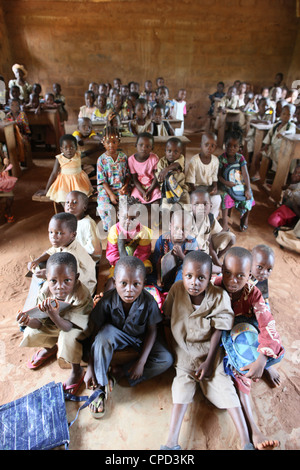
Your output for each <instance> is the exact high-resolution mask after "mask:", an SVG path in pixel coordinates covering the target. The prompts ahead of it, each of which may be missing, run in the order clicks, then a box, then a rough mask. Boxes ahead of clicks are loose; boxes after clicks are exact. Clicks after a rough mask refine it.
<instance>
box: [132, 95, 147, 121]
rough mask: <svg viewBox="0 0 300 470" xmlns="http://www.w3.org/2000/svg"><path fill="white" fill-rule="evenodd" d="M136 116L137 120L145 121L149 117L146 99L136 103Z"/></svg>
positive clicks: (138, 100)
mask: <svg viewBox="0 0 300 470" xmlns="http://www.w3.org/2000/svg"><path fill="white" fill-rule="evenodd" d="M134 111H135V116H136V118H137V119H140V120H144V119H146V117H147V114H148V104H147V100H145V99H144V98H139V99H137V100H136V102H135V108H134Z"/></svg>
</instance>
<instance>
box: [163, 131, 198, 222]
mask: <svg viewBox="0 0 300 470" xmlns="http://www.w3.org/2000/svg"><path fill="white" fill-rule="evenodd" d="M156 178H157V181H158V183H159V185H160V191H161V195H162V201H161V210H162V211H163V210H164V209H167V210H168V211H170V210H171V209H172V208H174V204H176V205H177V204H178V205H179V207H178V208H179V209H180V206H181V207H182V208H183V209H184V205H185V204H189V202H190V198H189V193H188V190H189V188H188V185H187V184H186V182H185V158H184V155H183V154H182V142H181V140H180V139H179V138H178V137H171V138H170V139H168V141H167V143H166V152H165V156H164V157H162V158H160V159H159V162H158V164H157V169H156ZM170 178H172V180H173V179H174V181H170ZM177 185H178V186H177ZM175 186H177V187H176V188H175ZM163 220H164V219H163Z"/></svg>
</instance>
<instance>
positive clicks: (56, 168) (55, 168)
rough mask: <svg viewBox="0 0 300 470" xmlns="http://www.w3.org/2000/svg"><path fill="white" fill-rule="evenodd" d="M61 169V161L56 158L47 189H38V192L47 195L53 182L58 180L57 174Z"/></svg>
mask: <svg viewBox="0 0 300 470" xmlns="http://www.w3.org/2000/svg"><path fill="white" fill-rule="evenodd" d="M59 169H60V165H59V161H58V160H57V159H55V163H54V167H53V170H52V172H51V175H50V176H49V179H48V182H47V185H46V189H44V190H41V191H38V193H39V194H40V195H45V194H47V192H48V189H49V188H50V186H51V184H52V183H53V182H54V181H55V180H56V178H57V175H58V173H59Z"/></svg>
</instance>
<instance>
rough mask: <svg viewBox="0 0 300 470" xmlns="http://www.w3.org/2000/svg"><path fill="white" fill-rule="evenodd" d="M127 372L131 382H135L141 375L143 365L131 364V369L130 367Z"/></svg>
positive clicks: (138, 363)
mask: <svg viewBox="0 0 300 470" xmlns="http://www.w3.org/2000/svg"><path fill="white" fill-rule="evenodd" d="M128 372H129V373H130V378H131V380H137V379H139V378H140V377H141V376H142V375H143V372H144V364H143V363H140V362H139V361H137V362H135V363H134V364H133V366H132V367H130V369H129V370H128Z"/></svg>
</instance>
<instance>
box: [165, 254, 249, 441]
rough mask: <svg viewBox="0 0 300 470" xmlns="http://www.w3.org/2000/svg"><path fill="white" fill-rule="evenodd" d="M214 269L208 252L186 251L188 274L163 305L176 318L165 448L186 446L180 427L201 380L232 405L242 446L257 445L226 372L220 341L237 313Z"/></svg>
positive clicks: (216, 398) (210, 395)
mask: <svg viewBox="0 0 300 470" xmlns="http://www.w3.org/2000/svg"><path fill="white" fill-rule="evenodd" d="M211 271H212V262H211V258H210V257H209V256H208V255H207V254H206V253H203V252H201V251H194V252H191V253H189V254H188V255H186V257H185V258H184V262H183V279H182V281H178V282H176V284H174V285H173V286H172V287H171V289H170V291H169V293H168V296H167V299H166V301H165V303H164V306H163V311H164V315H165V316H166V318H167V319H168V318H169V319H170V322H171V331H172V335H173V343H174V349H175V367H176V376H175V378H174V379H173V383H172V400H173V408H172V416H171V423H170V428H169V434H168V438H167V443H166V445H162V446H161V447H160V449H161V450H180V449H181V446H180V445H179V444H178V438H179V434H180V429H181V425H182V422H183V419H184V416H185V413H186V411H187V407H188V405H189V404H190V403H192V401H193V398H194V395H195V392H196V387H197V383H198V384H199V386H200V388H201V390H202V392H203V394H204V396H205V397H206V398H207V399H208V400H209V401H210V402H211V403H212V404H213V405H214V406H216V407H218V408H220V409H227V411H228V413H229V415H230V416H231V418H232V420H233V422H234V424H235V426H236V429H237V431H238V433H239V437H240V441H241V446H242V449H244V450H248V449H249V450H253V449H254V446H253V444H252V443H251V437H250V436H249V433H248V428H247V422H246V420H245V417H244V413H243V410H242V408H241V404H240V400H239V398H238V396H237V393H236V390H235V387H234V385H233V382H232V381H231V379H230V377H229V376H228V375H226V374H225V372H224V368H223V362H222V359H223V355H222V350H221V348H220V346H219V344H220V338H221V335H222V331H223V330H227V331H228V330H230V329H231V328H232V325H233V319H234V313H233V311H232V308H231V305H230V298H229V296H228V294H227V293H226V292H224V291H223V292H222V289H220V287H215V286H214V285H213V284H212V283H211V282H210V278H211Z"/></svg>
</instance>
